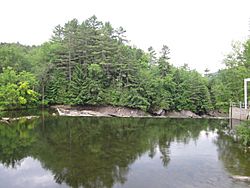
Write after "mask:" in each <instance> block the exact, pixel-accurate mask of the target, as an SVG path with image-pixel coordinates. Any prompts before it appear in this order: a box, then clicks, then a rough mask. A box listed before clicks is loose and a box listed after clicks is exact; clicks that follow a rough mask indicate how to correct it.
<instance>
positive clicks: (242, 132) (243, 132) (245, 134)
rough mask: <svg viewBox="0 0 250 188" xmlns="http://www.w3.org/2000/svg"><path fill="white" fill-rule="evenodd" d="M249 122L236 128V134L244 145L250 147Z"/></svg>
mask: <svg viewBox="0 0 250 188" xmlns="http://www.w3.org/2000/svg"><path fill="white" fill-rule="evenodd" d="M249 123H250V122H249V121H248V122H244V123H242V124H241V125H239V126H238V127H237V128H236V134H237V136H239V138H240V140H241V141H242V143H243V145H245V146H249V145H250V126H249Z"/></svg>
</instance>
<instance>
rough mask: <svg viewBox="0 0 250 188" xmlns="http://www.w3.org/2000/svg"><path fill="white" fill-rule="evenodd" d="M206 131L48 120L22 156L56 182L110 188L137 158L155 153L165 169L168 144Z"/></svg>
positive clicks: (188, 125) (192, 123)
mask: <svg viewBox="0 0 250 188" xmlns="http://www.w3.org/2000/svg"><path fill="white" fill-rule="evenodd" d="M215 124H216V123H215ZM201 125H202V126H201ZM24 127H25V126H24ZM207 127H208V121H205V120H169V119H157V120H155V119H139V118H138V119H119V118H98V119H97V118H69V117H65V118H62V117H48V118H46V119H45V121H41V120H39V122H37V126H36V127H35V132H33V135H31V134H29V137H31V139H30V140H36V142H35V143H34V144H33V145H32V146H31V145H28V147H29V151H27V152H24V153H23V156H22V157H25V155H26V156H27V153H29V155H31V156H33V157H34V158H36V159H38V160H40V161H41V163H42V165H43V167H44V168H45V169H49V170H50V171H51V172H52V173H53V174H54V178H55V181H56V182H58V183H62V182H64V183H66V184H68V185H69V186H71V187H79V186H83V187H112V186H113V185H114V183H117V182H119V183H124V182H125V181H126V177H127V174H128V172H129V166H130V165H131V164H132V163H134V161H135V160H136V159H137V158H138V157H140V156H142V155H143V154H145V153H148V154H149V156H151V157H152V158H153V157H154V155H155V151H156V148H159V151H160V153H161V159H162V163H163V165H164V166H167V165H168V163H169V161H170V158H169V148H170V145H171V142H173V141H177V142H184V143H188V142H189V140H190V139H194V140H196V139H197V138H198V136H199V134H200V131H201V130H204V129H206V128H207ZM32 130H33V129H32ZM33 131H34V130H33ZM32 136H33V137H32ZM32 143H33V142H32ZM0 147H1V146H0ZM0 149H2V147H1V148H0ZM0 151H1V150H0ZM13 155H15V154H13ZM10 157H11V156H10ZM1 159H2V156H0V160H1ZM19 159H20V160H21V157H19Z"/></svg>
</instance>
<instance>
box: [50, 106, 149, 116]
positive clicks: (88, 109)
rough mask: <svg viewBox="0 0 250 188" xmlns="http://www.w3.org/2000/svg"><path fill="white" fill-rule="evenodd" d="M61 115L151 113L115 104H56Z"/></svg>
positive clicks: (133, 114)
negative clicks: (115, 105) (114, 105)
mask: <svg viewBox="0 0 250 188" xmlns="http://www.w3.org/2000/svg"><path fill="white" fill-rule="evenodd" d="M53 108H55V109H57V112H58V114H59V115H60V116H97V117H149V116H150V114H148V113H146V112H143V111H142V110H139V109H131V108H126V107H113V106H84V107H79V106H78V107H72V106H54V107H53Z"/></svg>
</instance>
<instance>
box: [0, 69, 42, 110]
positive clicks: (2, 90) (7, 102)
mask: <svg viewBox="0 0 250 188" xmlns="http://www.w3.org/2000/svg"><path fill="white" fill-rule="evenodd" d="M35 85H36V79H35V77H34V76H33V75H32V74H31V73H28V72H25V71H23V72H21V73H19V74H18V73H17V72H16V71H14V70H13V69H12V68H10V67H8V68H6V69H5V68H4V69H3V73H1V74H0V106H1V107H2V108H8V109H9V108H19V107H24V106H25V107H27V106H32V105H35V104H37V101H38V96H39V94H38V93H37V92H35V91H34V90H33V89H32V87H34V86H35Z"/></svg>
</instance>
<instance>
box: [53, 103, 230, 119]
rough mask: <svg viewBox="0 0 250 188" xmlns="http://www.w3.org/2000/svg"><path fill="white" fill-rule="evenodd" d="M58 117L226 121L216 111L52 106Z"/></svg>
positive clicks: (224, 115) (223, 116) (222, 114)
mask: <svg viewBox="0 0 250 188" xmlns="http://www.w3.org/2000/svg"><path fill="white" fill-rule="evenodd" d="M52 108H54V109H56V110H57V112H58V114H59V116H83V117H84V116H87V117H89V116H94V117H157V118H207V119H228V115H227V114H224V113H220V112H218V111H211V112H209V113H208V114H206V115H202V116H199V115H197V114H195V113H193V112H191V111H188V110H182V111H179V112H177V111H171V112H166V111H164V110H159V111H157V112H152V113H148V112H144V111H142V110H140V109H133V108H127V107H114V106H69V105H57V106H52Z"/></svg>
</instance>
